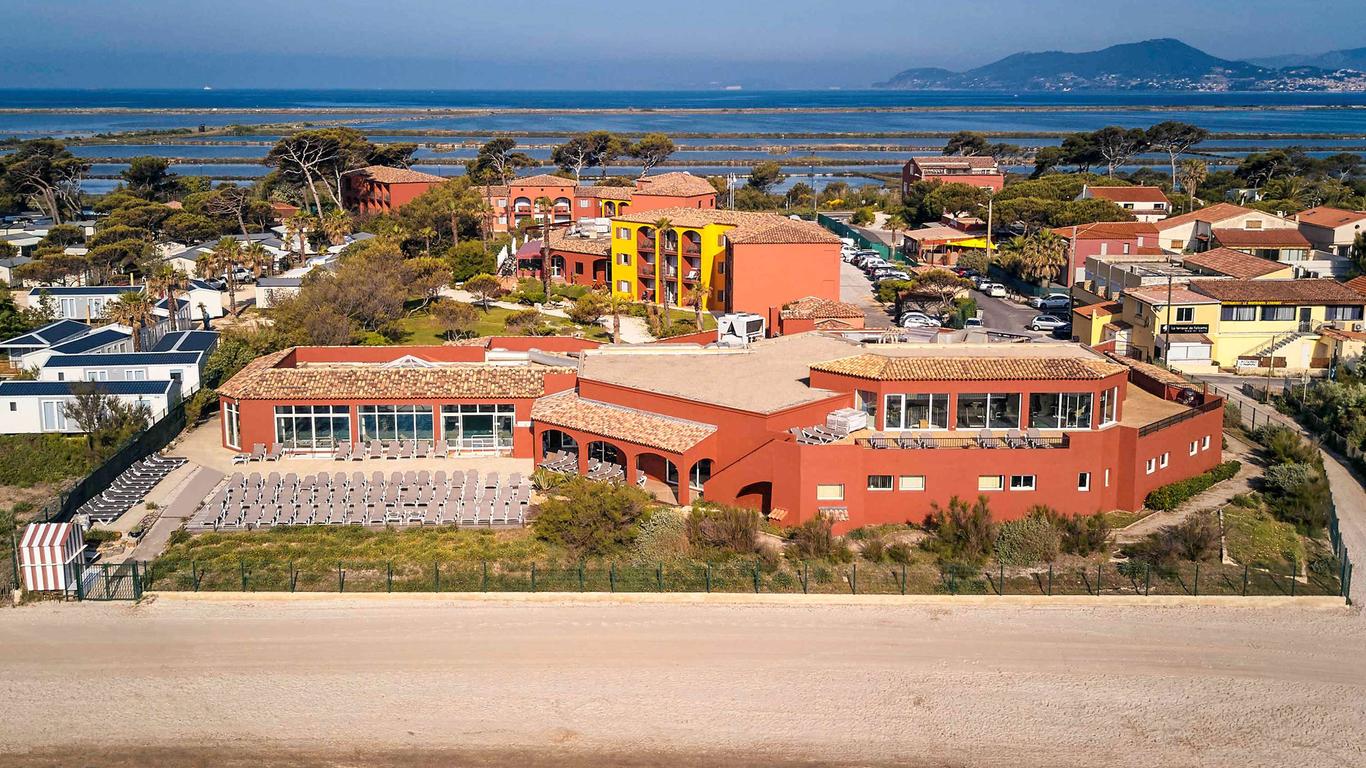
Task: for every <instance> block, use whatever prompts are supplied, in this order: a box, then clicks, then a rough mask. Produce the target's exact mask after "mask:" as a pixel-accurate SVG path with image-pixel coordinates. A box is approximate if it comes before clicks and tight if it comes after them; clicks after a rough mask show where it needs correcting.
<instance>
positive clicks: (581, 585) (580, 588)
mask: <svg viewBox="0 0 1366 768" xmlns="http://www.w3.org/2000/svg"><path fill="white" fill-rule="evenodd" d="M579 591H580V592H582V591H583V561H582V560H580V561H579Z"/></svg>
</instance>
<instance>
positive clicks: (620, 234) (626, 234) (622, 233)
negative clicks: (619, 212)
mask: <svg viewBox="0 0 1366 768" xmlns="http://www.w3.org/2000/svg"><path fill="white" fill-rule="evenodd" d="M617 239H618V240H630V239H631V228H630V227H617Z"/></svg>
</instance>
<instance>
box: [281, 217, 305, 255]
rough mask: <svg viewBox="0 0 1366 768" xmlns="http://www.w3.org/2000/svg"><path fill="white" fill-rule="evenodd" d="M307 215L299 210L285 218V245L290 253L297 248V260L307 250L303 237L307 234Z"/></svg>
mask: <svg viewBox="0 0 1366 768" xmlns="http://www.w3.org/2000/svg"><path fill="white" fill-rule="evenodd" d="M307 224H308V216H307V214H305V213H303V212H302V211H300V212H299V213H296V214H294V215H293V216H290V217H289V218H288V219H285V247H286V248H288V249H289V252H290V253H291V254H293V253H295V249H296V248H297V249H298V254H299V260H300V261H302V260H303V254H304V252H305V251H307V250H308V248H307V246H306V243H305V241H304V238H305V237H307V236H308V226H307Z"/></svg>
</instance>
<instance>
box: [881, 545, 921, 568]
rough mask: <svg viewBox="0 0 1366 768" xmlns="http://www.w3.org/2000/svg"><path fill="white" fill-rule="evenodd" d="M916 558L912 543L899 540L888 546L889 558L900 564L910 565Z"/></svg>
mask: <svg viewBox="0 0 1366 768" xmlns="http://www.w3.org/2000/svg"><path fill="white" fill-rule="evenodd" d="M914 558H915V553H914V552H913V551H912V550H911V545H910V544H906V543H904V542H897V543H896V544H891V545H889V546H888V547H887V559H888V560H891V561H892V562H894V563H897V564H898V565H910V563H911V560H912V559H914Z"/></svg>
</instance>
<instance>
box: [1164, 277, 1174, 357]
mask: <svg viewBox="0 0 1366 768" xmlns="http://www.w3.org/2000/svg"><path fill="white" fill-rule="evenodd" d="M1168 267H1169V268H1168V270H1167V323H1166V326H1165V327H1164V329H1163V330H1165V331H1166V333H1165V334H1164V336H1165V339H1164V341H1163V342H1162V362H1164V363H1166V364H1167V367H1168V368H1170V367H1171V358H1172V273H1171V269H1170V265H1168Z"/></svg>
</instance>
